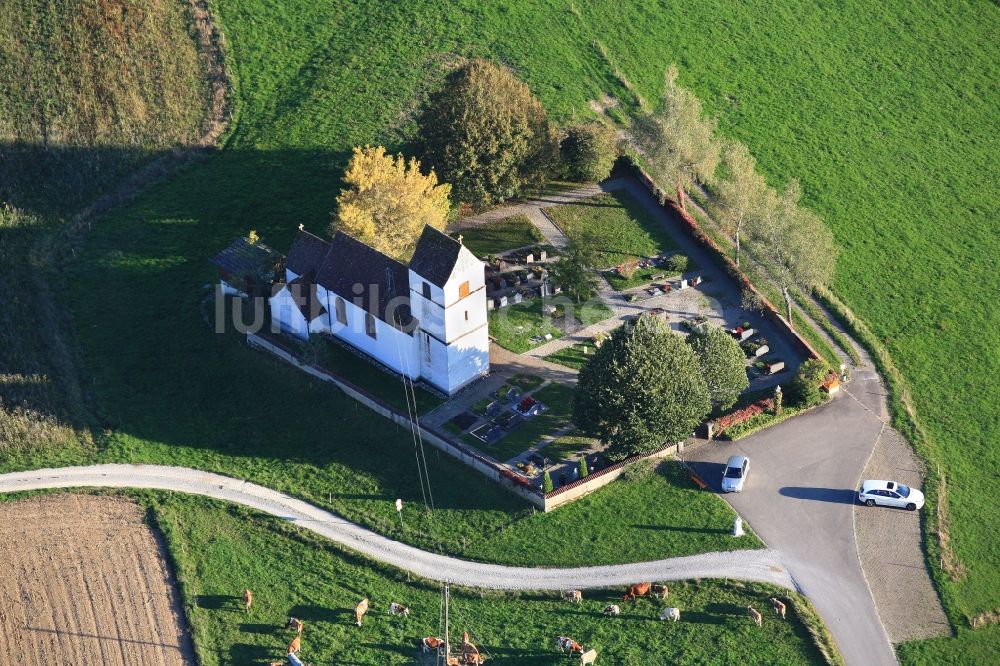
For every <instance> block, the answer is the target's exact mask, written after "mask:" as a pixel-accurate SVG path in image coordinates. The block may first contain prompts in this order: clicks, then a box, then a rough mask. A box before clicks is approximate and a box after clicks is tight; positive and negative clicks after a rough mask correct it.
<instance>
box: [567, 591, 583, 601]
mask: <svg viewBox="0 0 1000 666" xmlns="http://www.w3.org/2000/svg"><path fill="white" fill-rule="evenodd" d="M562 597H563V599H565V600H566V601H569V602H570V603H574V604H578V603H581V602H582V601H583V592H581V591H580V590H565V591H564V592H563V593H562Z"/></svg>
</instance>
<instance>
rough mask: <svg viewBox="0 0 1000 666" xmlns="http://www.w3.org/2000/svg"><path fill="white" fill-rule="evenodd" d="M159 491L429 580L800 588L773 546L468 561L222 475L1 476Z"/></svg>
mask: <svg viewBox="0 0 1000 666" xmlns="http://www.w3.org/2000/svg"><path fill="white" fill-rule="evenodd" d="M75 487H76V488H79V487H101V488H155V489H158V490H173V491H177V492H183V493H190V494H194V495H204V496H207V497H213V498H216V499H221V500H225V501H227V502H233V503H235V504H242V505H243V506H247V507H250V508H252V509H256V510H258V511H261V512H263V513H267V514H270V515H272V516H277V517H279V518H283V519H285V520H287V521H289V522H292V523H295V524H296V525H298V526H300V527H303V528H305V529H308V530H311V531H313V532H315V533H316V534H319V535H320V536H322V537H325V538H327V539H330V540H332V541H336V542H337V543H339V544H341V545H343V546H345V547H347V548H350V549H351V550H355V551H358V552H359V553H362V554H363V555H366V556H368V557H371V558H372V559H375V560H378V561H380V562H385V563H386V564H390V565H392V566H395V567H398V568H400V569H404V570H406V571H410V572H413V573H415V574H417V575H418V576H421V577H423V578H427V579H430V580H438V581H445V580H447V581H450V582H453V583H457V584H459V585H464V586H468V587H478V588H488V589H505V590H562V589H567V588H593V587H607V586H609V585H629V584H632V583H639V582H642V581H648V580H661V581H671V580H684V579H689V578H734V579H738V580H752V581H761V582H765V583H772V584H775V585H780V586H782V587H786V588H789V589H795V585H794V583H793V582H792V578H791V576H790V575H789V574H788V572H787V571H786V570H785V568H784V566H782V564H781V562H780V560H779V557H778V553H777V552H775V551H773V550H739V551H732V552H726V553H706V554H703V555H693V556H689V557H675V558H671V559H666V560H657V561H654V562H640V563H636V564H619V565H610V566H595V567H579V568H530V567H508V566H501V565H496V564H483V563H480V562H469V561H467V560H460V559H456V558H453V557H446V556H444V555H438V554H435V553H429V552H426V551H423V550H419V549H417V548H414V547H412V546H408V545H406V544H403V543H400V542H398V541H393V540H391V539H388V538H386V537H384V536H382V535H380V534H376V533H375V532H371V531H369V530H367V529H365V528H363V527H361V526H359V525H355V524H354V523H351V522H349V521H347V520H345V519H343V518H341V517H340V516H337V515H334V514H332V513H330V512H328V511H324V510H323V509H320V508H318V507H315V506H313V505H311V504H308V503H306V502H303V501H301V500H297V499H294V498H292V497H289V496H288V495H284V494H282V493H279V492H277V491H275V490H271V489H269V488H265V487H263V486H258V485H256V484H253V483H248V482H246V481H240V480H239V479H233V478H230V477H226V476H221V475H219V474H210V473H208V472H201V471H198V470H194V469H189V468H186V467H165V466H159V465H92V466H89V467H64V468H59V469H40V470H32V471H29V472H14V473H11V474H3V475H0V492H4V493H11V492H18V491H25V490H40V489H46V488H75Z"/></svg>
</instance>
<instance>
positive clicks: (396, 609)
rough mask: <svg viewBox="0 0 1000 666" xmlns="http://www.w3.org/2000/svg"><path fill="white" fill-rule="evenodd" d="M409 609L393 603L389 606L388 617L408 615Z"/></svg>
mask: <svg viewBox="0 0 1000 666" xmlns="http://www.w3.org/2000/svg"><path fill="white" fill-rule="evenodd" d="M409 614H410V609H409V608H407V607H406V606H404V605H403V604H397V603H396V602H395V601H393V602H392V603H390V604H389V615H409Z"/></svg>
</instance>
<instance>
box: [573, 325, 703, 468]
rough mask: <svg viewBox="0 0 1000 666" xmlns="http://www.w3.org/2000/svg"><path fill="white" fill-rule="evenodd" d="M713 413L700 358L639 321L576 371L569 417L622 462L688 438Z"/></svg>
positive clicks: (621, 330)
mask: <svg viewBox="0 0 1000 666" xmlns="http://www.w3.org/2000/svg"><path fill="white" fill-rule="evenodd" d="M711 409H712V402H711V397H710V395H709V392H708V386H707V385H706V383H705V379H704V378H703V377H702V373H701V368H700V366H699V364H698V359H697V358H696V357H695V353H694V351H693V350H692V349H691V347H690V346H689V345H687V344H685V342H684V340H683V339H682V338H681V337H680V336H678V335H676V334H674V333H672V332H671V331H670V329H669V328H668V327H667V325H666V324H665V323H663V322H662V321H660V320H659V319H657V318H655V317H652V316H641V317H639V318H638V319H637V320H636V321H635V322H634V323H629V324H625V325H624V326H622V327H620V328H618V329H617V330H615V332H614V333H612V335H611V337H610V338H609V339H608V340H607V341H606V342H605V343H604V344H602V345H601V346H600V348H599V349H598V350H597V352H596V353H595V354H594V357H593V358H592V359H591V361H590V362H589V363H588V364H587V365H585V366H584V367H583V369H582V370H581V371H580V376H579V380H578V382H577V388H576V393H575V395H574V399H573V418H574V421H575V423H576V425H577V426H578V427H579V428H580V429H581V430H583V431H584V432H585V433H587V434H589V435H591V436H594V437H599V438H600V439H601V440H602V441H604V442H607V443H608V444H609V447H608V455H609V456H610V457H611V458H613V459H621V458H625V457H628V456H630V455H635V454H640V453H647V452H649V451H653V450H655V449H657V448H659V447H660V446H662V445H663V444H664V443H667V442H677V441H680V440H682V439H684V438H685V437H687V436H688V435H690V434H691V431H692V430H694V428H695V427H697V425H698V424H699V423H701V421H702V419H704V418H705V416H707V415H708V413H709V411H710V410H711Z"/></svg>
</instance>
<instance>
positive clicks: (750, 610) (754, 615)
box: [747, 606, 763, 627]
mask: <svg viewBox="0 0 1000 666" xmlns="http://www.w3.org/2000/svg"><path fill="white" fill-rule="evenodd" d="M747 615H749V616H750V619H751V620H753V623H754V624H756V625H757V626H758V627H759V626H760V625H761V621H762V620H763V617H761V614H760V611H758V610H757V609H756V608H754V607H753V606H747Z"/></svg>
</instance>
